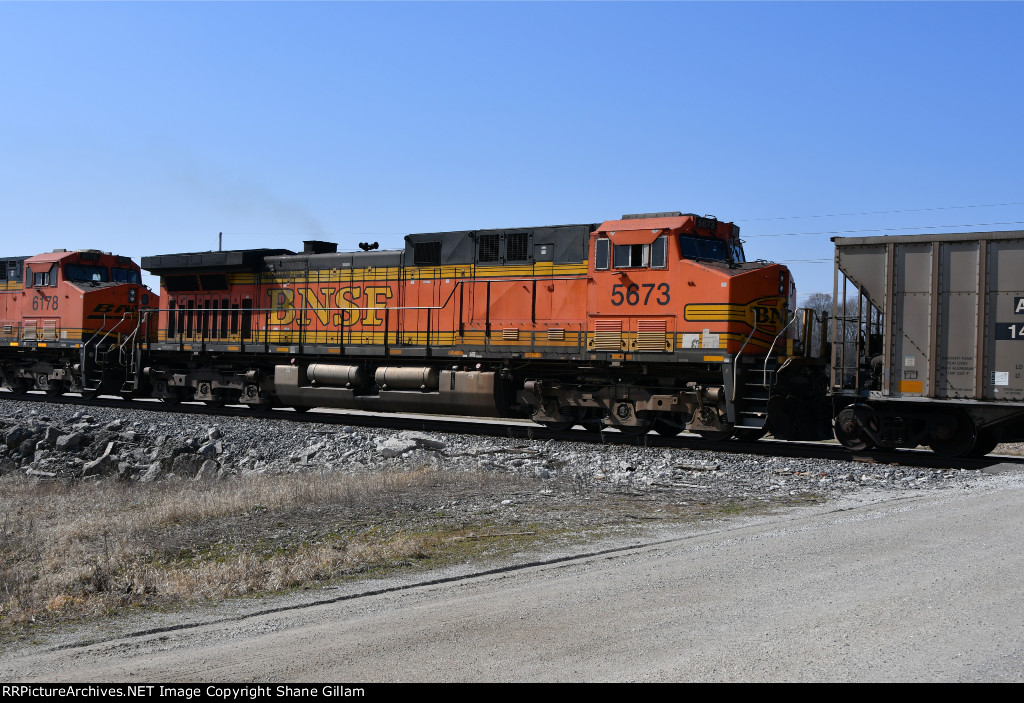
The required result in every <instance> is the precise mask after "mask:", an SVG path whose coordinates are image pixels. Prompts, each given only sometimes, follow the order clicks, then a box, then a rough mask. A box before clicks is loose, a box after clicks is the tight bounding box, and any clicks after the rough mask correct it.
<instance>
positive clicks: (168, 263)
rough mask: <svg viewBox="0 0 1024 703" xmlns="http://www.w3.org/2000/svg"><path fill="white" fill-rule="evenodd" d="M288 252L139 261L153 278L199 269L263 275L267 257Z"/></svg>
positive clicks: (236, 252) (206, 253) (259, 251)
mask: <svg viewBox="0 0 1024 703" xmlns="http://www.w3.org/2000/svg"><path fill="white" fill-rule="evenodd" d="M293 253H294V252H292V251H290V250H288V249H233V250H231V251H203V252H194V253H186V254H160V255H158V256H144V257H142V268H143V269H145V270H146V271H149V272H150V273H152V274H158V275H165V274H175V273H195V272H196V270H198V269H215V270H217V271H262V270H263V267H264V264H263V261H264V259H265V258H266V257H268V256H281V255H283V254H293Z"/></svg>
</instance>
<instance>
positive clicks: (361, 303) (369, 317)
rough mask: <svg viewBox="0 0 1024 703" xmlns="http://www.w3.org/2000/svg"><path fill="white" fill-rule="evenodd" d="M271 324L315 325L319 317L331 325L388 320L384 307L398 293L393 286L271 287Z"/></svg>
mask: <svg viewBox="0 0 1024 703" xmlns="http://www.w3.org/2000/svg"><path fill="white" fill-rule="evenodd" d="M267 295H268V296H269V298H270V324H272V325H291V324H293V323H295V321H296V320H298V321H299V324H300V325H311V324H313V320H314V319H316V320H317V321H318V322H319V323H320V324H321V325H324V326H328V327H351V326H352V325H356V324H362V325H364V326H367V327H376V326H379V325H383V324H384V315H383V314H382V313H381V310H383V309H384V308H386V307H387V301H388V300H390V299H391V298H392V297H394V293H393V292H392V290H391V286H343V287H340V288H336V287H334V286H322V287H321V288H319V289H313V288H268V289H267Z"/></svg>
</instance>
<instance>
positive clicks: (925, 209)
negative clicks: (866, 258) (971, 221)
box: [736, 203, 1024, 222]
mask: <svg viewBox="0 0 1024 703" xmlns="http://www.w3.org/2000/svg"><path fill="white" fill-rule="evenodd" d="M1016 205H1024V203H991V204H988V205H946V206H943V207H922V208H913V209H904V210H870V211H866V212H837V213H833V214H830V215H782V216H780V217H752V218H749V219H746V220H736V222H767V221H769V220H805V219H811V218H817V217H858V216H860V215H895V214H899V213H904V212H935V211H937V210H964V209H968V208H983V207H1011V206H1016Z"/></svg>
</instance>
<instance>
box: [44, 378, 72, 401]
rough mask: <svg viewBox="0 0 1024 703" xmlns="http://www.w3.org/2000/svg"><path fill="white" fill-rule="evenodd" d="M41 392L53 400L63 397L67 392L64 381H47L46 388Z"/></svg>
mask: <svg viewBox="0 0 1024 703" xmlns="http://www.w3.org/2000/svg"><path fill="white" fill-rule="evenodd" d="M43 390H44V391H45V392H46V395H48V396H50V397H51V398H55V397H57V396H59V395H64V393H65V392H66V391H67V384H66V383H64V381H48V382H47V383H46V388H44V389H43Z"/></svg>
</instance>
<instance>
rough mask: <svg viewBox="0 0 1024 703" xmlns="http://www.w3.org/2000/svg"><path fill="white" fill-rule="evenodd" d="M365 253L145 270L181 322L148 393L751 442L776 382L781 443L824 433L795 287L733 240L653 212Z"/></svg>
mask: <svg viewBox="0 0 1024 703" xmlns="http://www.w3.org/2000/svg"><path fill="white" fill-rule="evenodd" d="M363 248H364V249H366V250H365V251H361V252H352V253H339V252H338V251H337V248H336V245H333V244H329V243H326V242H315V241H313V242H307V243H306V249H305V251H304V252H303V253H301V254H293V253H291V252H288V251H283V250H265V249H263V250H244V251H229V252H207V253H195V254H169V255H162V256H154V257H147V258H144V259H143V262H142V265H143V268H145V269H147V270H148V271H150V272H152V273H154V274H159V275H160V276H161V277H162V280H161V295H162V299H163V300H165V301H166V303H165V306H164V308H163V309H162V310H161V311H160V319H159V330H158V332H157V334H156V337H155V339H153V340H152V341H151V342H149V341H147V342H144V343H142V344H141V346H142V347H144V350H143V351H144V353H145V358H146V359H147V361H146V368H145V369H144V373H142V374H140V375H139V376H138V378H137V385H139V386H142V385H146V384H151V385H152V393H153V394H154V395H155V396H157V397H160V398H162V399H164V400H166V401H169V402H175V401H180V400H201V401H206V402H208V403H211V404H221V403H237V402H241V403H247V404H250V405H254V406H260V405H262V406H267V405H286V406H292V407H295V408H297V409H307V408H309V407H312V406H329V407H341V408H359V409H366V410H385V411H411V412H424V411H427V412H446V413H454V414H465V415H490V416H504V415H521V416H527V417H531V418H532V419H534V420H535V421H537V422H540V423H543V424H546V425H549V426H553V427H559V426H571V425H574V424H582V425H584V426H585V427H591V428H594V429H600V428H601V427H603V426H612V427H616V428H619V429H621V430H623V431H626V432H635V433H642V432H646V431H647V430H649V429H652V428H653V429H655V430H657V431H659V432H662V433H671V434H674V433H677V432H679V431H681V430H682V429H684V428H686V429H689V430H691V431H695V432H700V433H702V434H705V435H708V436H714V437H726V436H730V435H732V434H737V435H739V436H746V437H751V436H760V435H761V434H763V433H764V432H765V431H766V429H767V428H766V426H765V422H766V417H767V412H768V404H769V397H768V393H767V390H766V388H765V386H766V383H767V381H768V378H767V377H768V376H769V375H770V376H771V381H772V385H773V389H772V398H771V402H772V403H775V404H777V405H779V404H781V405H779V406H780V407H784V409H785V412H786V414H787V418H788V419H787V422H786V427H785V428H772V429H773V430H775V431H776V434H777V435H781V436H789V437H792V438H796V437H797V436H811V435H815V436H816V435H819V434H820V431H819V430H820V429H821V428H818V427H817V425H820V424H821V423H820V421H818V420H816V419H815V417H814V415H815V412H814V411H813V410H812V408H811V407H810V406H809V405H806V407H804V405H805V404H802V401H801V400H800V398H801V397H809V394H810V392H811V386H810V385H809V384H810V382H809V381H808V374H809V372H807V371H806V370H804V369H802V367H800V366H799V364H797V365H796V366H793V365H791V364H787V365H786V368H784V369H777V366H778V363H777V361H776V359H775V357H774V356H773V354H782V353H785V352H786V351H787V346H788V351H790V352H792V341H791V338H792V336H793V335H791V334H790V330H789V329H788V327H792V326H791V325H789V323H790V322H791V320H792V317H791V310H793V309H794V307H795V295H796V290H795V286H794V285H793V282H792V280H791V278H790V274H789V271H788V270H787V269H786V268H785V267H784V266H780V265H778V264H774V263H768V262H764V261H757V262H746V261H745V259H744V254H743V247H742V244H741V242H740V239H739V228H738V227H736V226H734V225H733V224H731V223H724V222H719V221H717V220H716V219H714V218H710V217H698V216H696V215H692V214H685V215H684V214H681V213H678V212H670V213H653V214H644V215H627V216H624V217H623V218H622V219H618V220H611V221H607V222H604V223H601V224H584V225H563V226H552V227H534V228H516V229H502V230H472V231H457V232H442V233H426V234H411V235H408V236H407V237H406V247H405V249H404V250H398V251H369V249H370V248H371V247H369V246H364V247H363ZM787 335H789V338H787ZM777 371H782V373H781V374H778V373H776V372H777ZM800 408H803V409H800ZM823 415H824V416H825V417H826V420H825V423H826V426H825V428H824V431H825V432H826V434H827V433H828V427H827V416H828V411H827V409H826V411H825V413H823ZM802 416H806V417H802ZM812 427H813V428H814V429H811V428H812Z"/></svg>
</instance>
